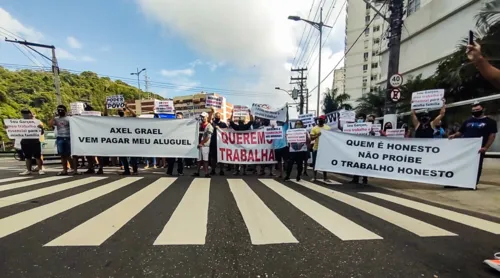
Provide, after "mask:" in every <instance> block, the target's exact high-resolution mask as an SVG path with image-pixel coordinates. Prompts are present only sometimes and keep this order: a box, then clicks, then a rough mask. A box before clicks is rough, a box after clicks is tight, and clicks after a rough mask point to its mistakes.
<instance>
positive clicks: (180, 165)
mask: <svg viewBox="0 0 500 278" xmlns="http://www.w3.org/2000/svg"><path fill="white" fill-rule="evenodd" d="M175 118H176V119H183V118H184V114H182V112H177V113H175ZM176 160H177V174H178V175H179V176H183V175H184V159H183V158H180V157H177V158H175V157H169V158H167V175H169V176H173V172H174V164H175V161H176ZM153 163H154V165H155V168H156V159H155V158H153Z"/></svg>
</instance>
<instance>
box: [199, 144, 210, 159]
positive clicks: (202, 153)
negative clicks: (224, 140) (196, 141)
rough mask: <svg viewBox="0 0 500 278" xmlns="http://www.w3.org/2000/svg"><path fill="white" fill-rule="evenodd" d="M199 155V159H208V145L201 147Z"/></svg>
mask: <svg viewBox="0 0 500 278" xmlns="http://www.w3.org/2000/svg"><path fill="white" fill-rule="evenodd" d="M199 150H200V156H199V158H198V160H199V161H208V159H209V158H210V147H201V148H200V149H199Z"/></svg>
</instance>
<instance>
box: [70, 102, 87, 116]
mask: <svg viewBox="0 0 500 278" xmlns="http://www.w3.org/2000/svg"><path fill="white" fill-rule="evenodd" d="M69 106H70V108H71V114H72V115H80V114H82V112H83V110H84V103H83V102H72V103H70V104H69Z"/></svg>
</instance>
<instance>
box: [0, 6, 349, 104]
mask: <svg viewBox="0 0 500 278" xmlns="http://www.w3.org/2000/svg"><path fill="white" fill-rule="evenodd" d="M333 1H334V0H318V1H315V2H316V3H318V4H316V5H315V6H313V10H312V13H313V14H314V11H315V10H316V8H317V7H319V6H318V5H319V3H322V5H323V6H324V9H325V14H326V12H327V11H326V10H327V9H328V7H333V8H332V12H331V13H332V15H331V19H329V22H328V23H330V24H332V21H333V19H334V17H336V15H337V13H339V12H340V11H341V10H340V8H341V4H335V5H333V4H334V2H333ZM56 2H57V4H56ZM207 2H210V3H207ZM312 2H313V1H300V0H289V1H285V0H241V2H238V3H235V2H234V1H230V0H213V1H198V0H183V1H175V0H106V1H103V0H99V1H98V0H86V1H37V0H3V1H2V2H1V4H0V35H1V36H2V37H4V36H6V35H9V38H13V36H12V35H11V34H10V33H8V31H9V32H12V33H14V34H15V35H17V36H19V37H22V38H25V39H27V40H31V41H36V42H40V43H46V44H53V45H55V46H56V49H57V55H58V59H59V64H60V67H61V68H68V69H72V70H77V71H84V70H91V71H94V72H97V73H98V74H102V75H110V76H118V77H125V78H135V77H134V76H131V75H130V73H131V72H133V71H135V69H136V68H147V73H148V76H149V77H150V80H151V83H150V84H151V90H152V91H154V92H157V93H160V94H161V95H163V96H166V97H174V96H176V95H185V94H192V93H194V92H199V91H201V90H203V89H205V91H209V92H216V93H220V94H222V95H225V96H226V97H227V98H228V101H230V102H232V103H235V104H248V103H250V102H262V103H266V102H267V103H269V104H271V105H274V106H279V105H283V104H284V103H285V102H287V101H288V102H291V101H292V100H291V99H290V98H289V97H287V96H286V94H285V93H284V92H282V91H276V90H274V87H275V86H280V87H281V88H285V89H292V87H291V85H289V84H288V83H289V78H290V71H289V70H290V67H291V66H292V64H294V65H300V64H299V63H302V64H305V63H306V58H303V59H302V60H303V61H299V60H300V59H298V58H297V57H296V55H295V54H296V53H298V55H299V56H300V55H301V53H302V52H303V53H304V56H307V55H306V54H309V53H311V56H312V58H313V59H311V60H310V63H311V64H310V65H309V67H311V68H314V67H315V64H314V63H313V62H312V60H314V58H315V55H314V54H315V53H314V52H312V50H307V49H305V48H306V46H305V44H302V45H301V48H298V47H299V41H300V39H301V35H302V33H303V30H304V27H305V26H304V25H303V24H302V23H297V22H292V21H289V20H286V17H287V15H288V14H298V15H301V16H302V17H304V18H306V17H307V16H308V13H309V11H310V9H311V4H312ZM338 2H339V3H340V2H342V1H338ZM331 4H332V5H331ZM343 13H345V12H343ZM311 16H312V15H311ZM310 19H311V18H310ZM344 21H345V20H343V19H342V18H341V19H340V20H339V23H338V24H337V25H336V26H335V29H334V31H333V34H332V36H330V37H329V38H330V39H328V41H327V45H326V46H325V47H324V48H323V56H324V57H326V58H324V60H323V67H325V65H326V67H325V74H324V75H326V73H328V72H329V71H330V70H331V69H332V68H333V66H334V65H336V64H337V62H338V61H339V59H340V57H342V55H341V54H342V52H343V49H342V45H343V35H342V34H343V31H344V30H343V28H344V26H345V25H344ZM2 28H3V29H2ZM308 30H309V29H306V32H307V31H308ZM314 35H316V34H314ZM313 39H314V36H313ZM313 43H314V41H313V40H311V42H310V45H311V46H310V48H311V49H312V44H313ZM308 51H309V52H308ZM28 55H29V54H28ZM35 55H36V54H35ZM30 57H31V56H30ZM31 58H33V57H31ZM294 58H295V59H294ZM38 60H39V61H42V58H39V59H38ZM0 63H2V64H20V65H34V64H33V62H32V61H30V60H29V59H28V58H27V57H25V56H24V55H23V54H22V53H21V52H20V51H19V50H18V49H16V48H15V47H14V46H13V45H12V44H9V43H5V42H1V43H0ZM306 65H307V64H306ZM309 78H310V80H311V81H310V83H309V87H313V86H315V85H316V84H317V82H315V81H314V80H316V79H317V73H315V72H314V70H312V71H311V72H310V76H309ZM141 79H142V77H141ZM131 84H133V85H134V86H135V85H136V82H133V81H131ZM330 84H331V81H330V80H327V81H325V83H323V84H322V87H331V85H330ZM141 87H142V88H144V81H143V80H141ZM208 88H213V89H208ZM215 89H217V90H215ZM311 103H315V99H311Z"/></svg>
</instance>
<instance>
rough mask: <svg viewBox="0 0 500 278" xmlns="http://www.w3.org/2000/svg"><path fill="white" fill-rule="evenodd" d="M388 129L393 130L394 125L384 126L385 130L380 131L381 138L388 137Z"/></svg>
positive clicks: (389, 123)
mask: <svg viewBox="0 0 500 278" xmlns="http://www.w3.org/2000/svg"><path fill="white" fill-rule="evenodd" d="M388 129H392V123H391V122H388V123H385V124H384V128H383V129H382V130H380V135H381V136H387V133H386V132H387V130H388Z"/></svg>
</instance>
